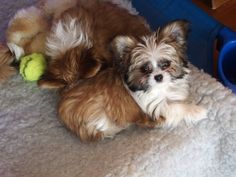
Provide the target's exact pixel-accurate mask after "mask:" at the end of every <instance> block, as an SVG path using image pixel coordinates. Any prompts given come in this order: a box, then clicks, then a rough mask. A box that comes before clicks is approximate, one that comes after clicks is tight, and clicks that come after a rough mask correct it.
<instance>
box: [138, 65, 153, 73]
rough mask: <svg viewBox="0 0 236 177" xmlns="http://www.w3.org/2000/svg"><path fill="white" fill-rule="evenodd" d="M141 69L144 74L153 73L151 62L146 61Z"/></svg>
mask: <svg viewBox="0 0 236 177" xmlns="http://www.w3.org/2000/svg"><path fill="white" fill-rule="evenodd" d="M140 70H141V72H142V73H144V74H150V73H152V65H151V64H150V63H146V64H144V65H143V66H142V67H141V68H140Z"/></svg>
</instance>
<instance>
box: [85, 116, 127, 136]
mask: <svg viewBox="0 0 236 177" xmlns="http://www.w3.org/2000/svg"><path fill="white" fill-rule="evenodd" d="M93 116H94V115H93V114H92V115H91V117H90V121H89V122H88V125H87V127H88V130H93V131H99V132H103V133H104V137H110V138H112V137H113V136H114V135H115V134H116V133H118V132H120V131H121V130H122V129H123V128H122V127H118V126H117V125H116V124H115V123H114V122H112V121H111V120H110V119H109V118H108V117H107V116H106V115H105V113H104V114H101V115H99V116H95V117H93Z"/></svg>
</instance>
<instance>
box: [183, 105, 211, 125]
mask: <svg viewBox="0 0 236 177" xmlns="http://www.w3.org/2000/svg"><path fill="white" fill-rule="evenodd" d="M207 113H208V111H207V109H206V108H204V107H202V106H198V105H191V106H190V107H189V110H188V113H187V115H186V117H185V121H186V123H187V124H189V123H196V122H198V121H200V120H202V119H206V118H207Z"/></svg>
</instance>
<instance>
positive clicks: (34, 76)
mask: <svg viewBox="0 0 236 177" xmlns="http://www.w3.org/2000/svg"><path fill="white" fill-rule="evenodd" d="M46 67H47V63H46V60H45V58H44V56H43V55H42V54H40V53H33V54H31V55H27V56H24V57H22V58H21V61H20V74H21V76H22V77H23V78H24V80H26V81H37V80H39V78H40V77H41V76H42V75H43V73H44V72H45V70H46Z"/></svg>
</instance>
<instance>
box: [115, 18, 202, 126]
mask: <svg viewBox="0 0 236 177" xmlns="http://www.w3.org/2000/svg"><path fill="white" fill-rule="evenodd" d="M187 33H188V23H187V22H186V21H181V20H180V21H174V22H172V23H169V24H167V25H166V26H165V27H163V28H159V29H158V30H157V31H156V32H154V33H152V34H149V35H145V36H142V37H140V38H134V37H132V36H131V37H130V36H120V37H117V38H116V39H115V40H114V42H113V46H114V48H115V56H116V58H117V67H118V68H120V69H119V70H120V73H121V74H122V77H123V80H124V83H125V86H126V88H127V89H128V91H129V93H130V94H131V95H132V97H133V98H134V100H135V101H136V102H137V103H138V105H139V106H140V108H141V109H142V110H143V112H144V113H146V114H147V115H149V116H150V117H151V118H152V119H153V120H155V119H157V118H159V117H165V124H166V125H167V126H171V127H172V126H176V125H178V123H179V122H180V121H181V120H183V119H184V120H185V121H186V122H196V121H198V120H201V119H203V118H206V117H207V111H206V110H205V109H204V108H202V107H200V106H197V105H194V104H189V103H188V100H187V99H188V94H189V73H190V70H189V69H188V65H187V56H186V38H187Z"/></svg>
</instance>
